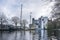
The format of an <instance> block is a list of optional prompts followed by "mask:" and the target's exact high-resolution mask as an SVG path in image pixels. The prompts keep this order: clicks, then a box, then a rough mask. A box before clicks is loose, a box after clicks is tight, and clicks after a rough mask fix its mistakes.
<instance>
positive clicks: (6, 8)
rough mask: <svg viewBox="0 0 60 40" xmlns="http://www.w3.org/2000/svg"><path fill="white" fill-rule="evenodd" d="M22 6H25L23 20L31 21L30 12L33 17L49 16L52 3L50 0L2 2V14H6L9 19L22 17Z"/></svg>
mask: <svg viewBox="0 0 60 40" xmlns="http://www.w3.org/2000/svg"><path fill="white" fill-rule="evenodd" d="M21 4H23V19H27V20H29V15H30V12H32V17H34V18H39V17H40V16H49V13H50V12H51V5H52V4H51V3H50V1H49V0H0V12H4V14H6V16H7V17H8V18H10V17H12V16H18V17H20V10H21Z"/></svg>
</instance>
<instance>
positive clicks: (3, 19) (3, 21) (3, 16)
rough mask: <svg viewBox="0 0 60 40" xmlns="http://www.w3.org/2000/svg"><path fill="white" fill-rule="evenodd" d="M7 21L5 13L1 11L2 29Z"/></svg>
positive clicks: (0, 21)
mask: <svg viewBox="0 0 60 40" xmlns="http://www.w3.org/2000/svg"><path fill="white" fill-rule="evenodd" d="M6 22H7V17H6V16H5V15H4V13H0V24H1V29H2V27H3V26H2V25H3V23H6Z"/></svg>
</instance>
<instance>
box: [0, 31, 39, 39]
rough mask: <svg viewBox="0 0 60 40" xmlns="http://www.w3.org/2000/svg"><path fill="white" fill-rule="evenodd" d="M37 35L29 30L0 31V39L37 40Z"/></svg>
mask: <svg viewBox="0 0 60 40" xmlns="http://www.w3.org/2000/svg"><path fill="white" fill-rule="evenodd" d="M38 39H39V36H38V34H37V33H32V32H30V31H14V32H9V31H4V32H1V31H0V40H38Z"/></svg>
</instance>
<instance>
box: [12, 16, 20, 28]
mask: <svg viewBox="0 0 60 40" xmlns="http://www.w3.org/2000/svg"><path fill="white" fill-rule="evenodd" d="M12 21H13V22H14V24H15V26H16V28H17V24H18V22H19V18H18V17H17V16H14V17H12Z"/></svg>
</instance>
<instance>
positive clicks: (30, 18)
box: [30, 12, 32, 24]
mask: <svg viewBox="0 0 60 40" xmlns="http://www.w3.org/2000/svg"><path fill="white" fill-rule="evenodd" d="M31 14H32V12H30V24H31V18H32V15H31Z"/></svg>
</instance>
